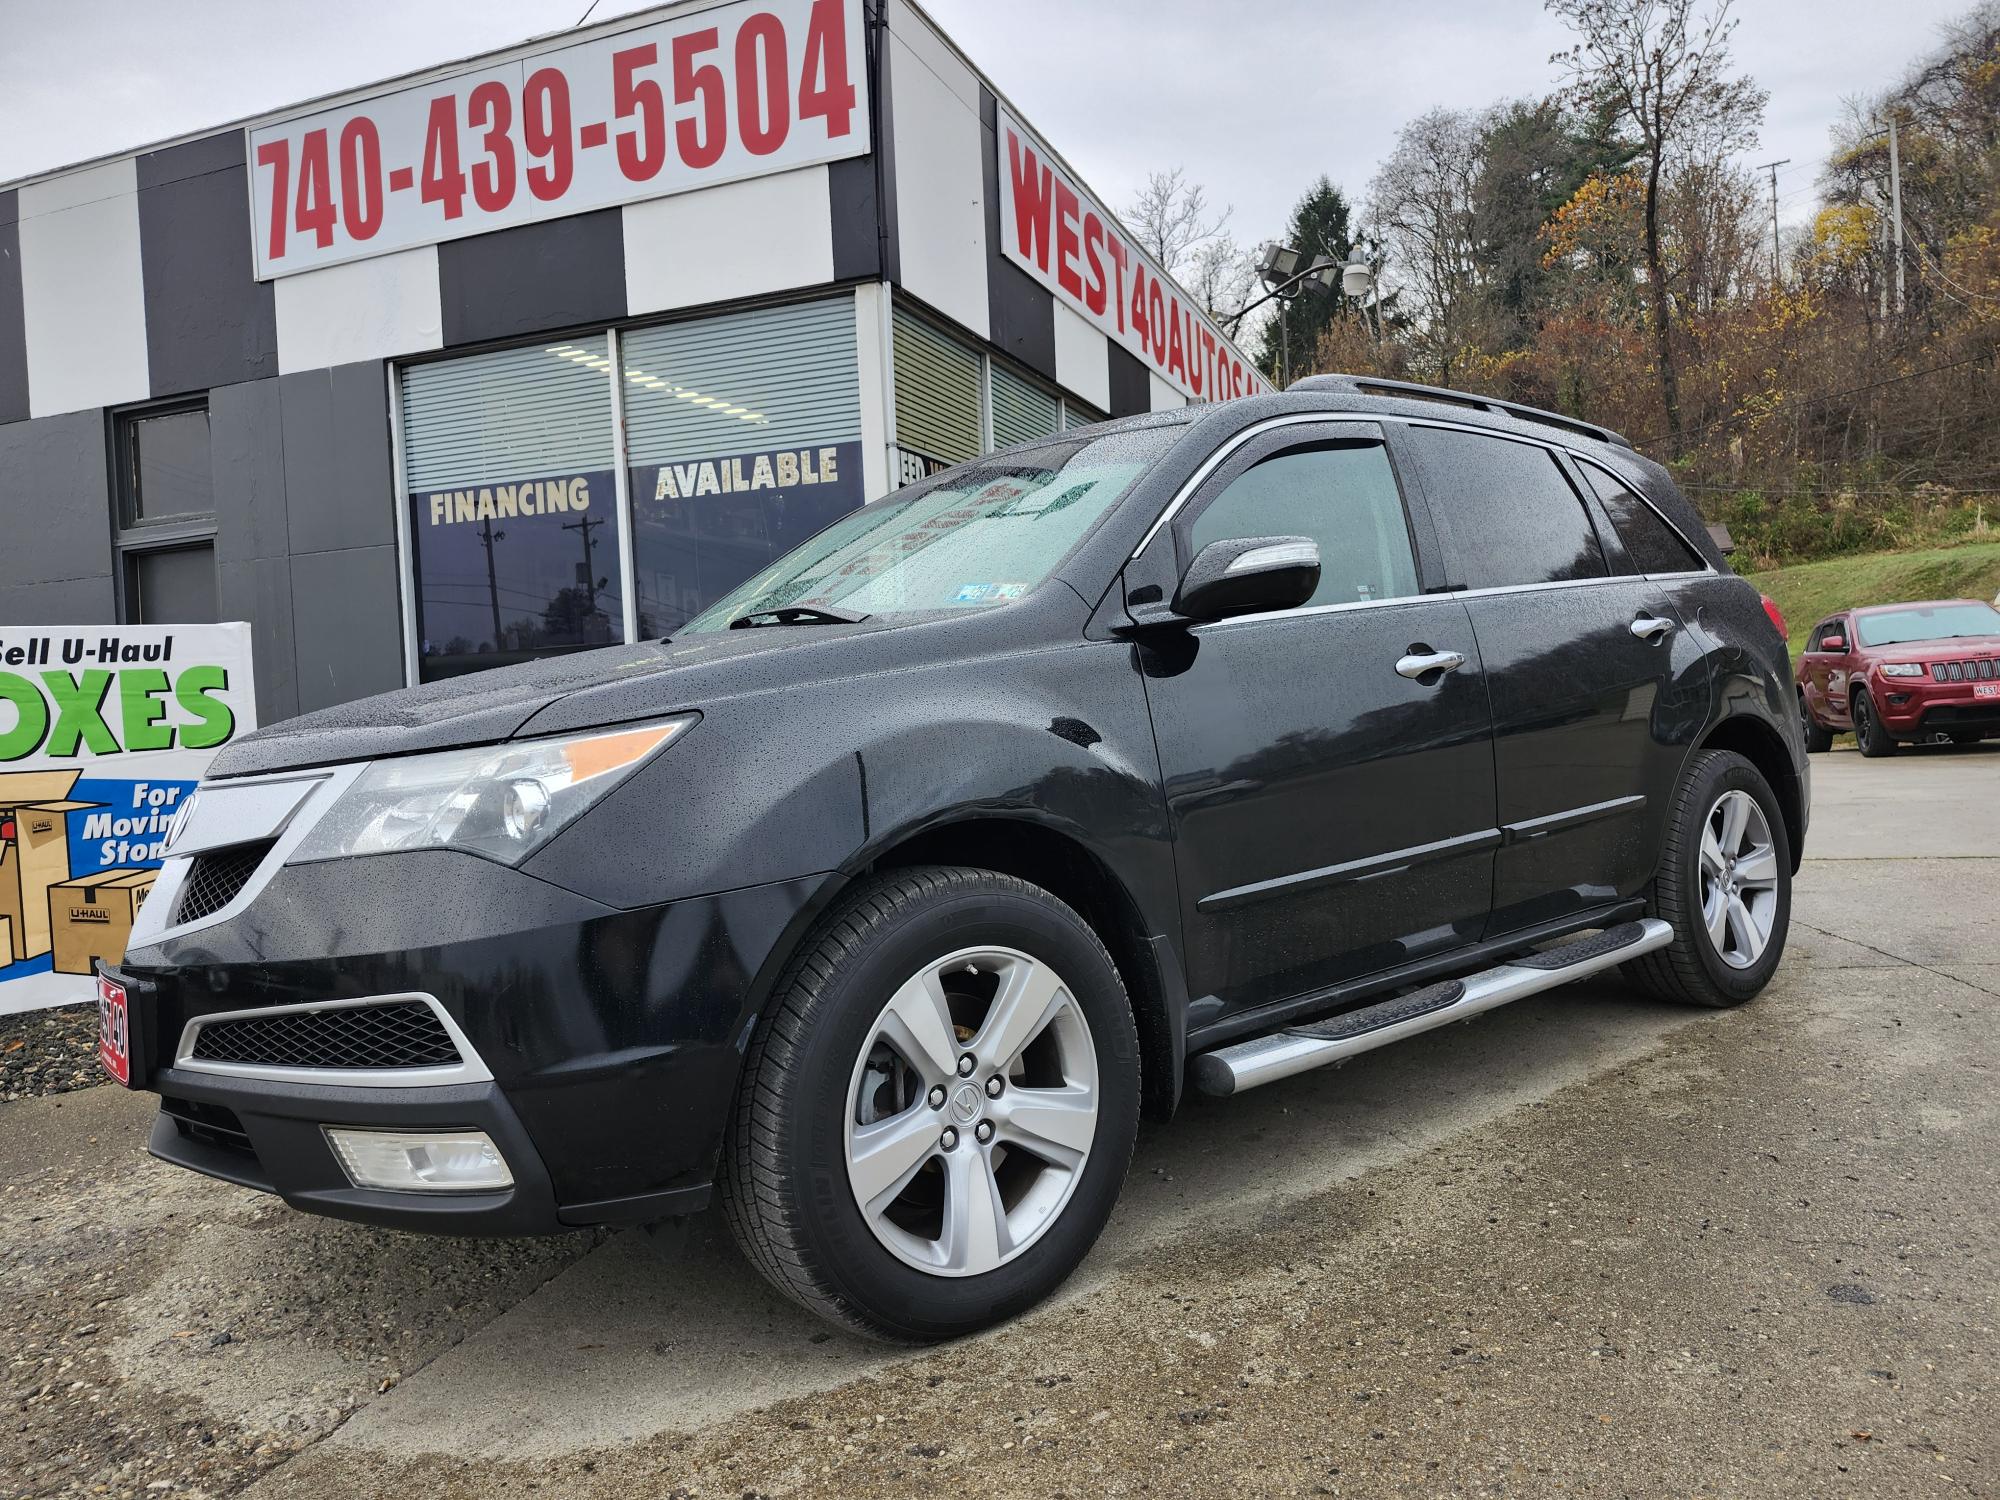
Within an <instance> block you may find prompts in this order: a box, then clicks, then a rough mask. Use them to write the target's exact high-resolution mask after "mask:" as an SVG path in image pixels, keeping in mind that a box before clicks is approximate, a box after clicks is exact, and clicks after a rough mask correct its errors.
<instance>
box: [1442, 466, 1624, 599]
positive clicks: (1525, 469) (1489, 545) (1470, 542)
mask: <svg viewBox="0 0 2000 1500" xmlns="http://www.w3.org/2000/svg"><path fill="white" fill-rule="evenodd" d="M1409 434H1410V445H1411V447H1412V448H1413V449H1414V450H1415V452H1416V454H1417V458H1418V462H1419V463H1420V464H1421V465H1422V467H1423V477H1424V493H1425V494H1426V495H1427V496H1429V497H1430V500H1431V504H1432V506H1433V508H1434V509H1435V510H1436V511H1437V512H1438V516H1439V520H1440V523H1441V524H1442V525H1443V527H1444V528H1445V530H1446V531H1447V532H1448V533H1449V535H1450V537H1451V540H1452V542H1453V544H1454V545H1453V551H1454V554H1455V557H1456V562H1457V570H1458V572H1459V574H1460V575H1462V581H1463V582H1464V583H1465V585H1466V587H1467V588H1475V589H1490V588H1504V587H1506V586H1508V585H1510V584H1523V583H1557V582H1561V581H1563V580H1565V579H1571V578H1602V577H1604V576H1605V567H1604V552H1603V549H1602V548H1601V547H1599V546H1598V543H1597V532H1596V530H1595V528H1593V527H1592V526H1591V524H1590V513H1589V512H1588V511H1586V510H1585V509H1584V508H1583V501H1582V500H1581V499H1580V498H1578V496H1577V493H1576V491H1575V490H1573V489H1571V488H1570V484H1569V481H1568V480H1567V479H1565V478H1564V477H1563V472H1562V470H1561V469H1560V468H1558V467H1557V465H1556V460H1555V456H1554V455H1553V454H1552V453H1550V452H1549V451H1548V450H1547V449H1546V448H1538V447H1536V446H1535V445H1533V444H1532V443H1512V442H1508V441H1506V440H1505V439H1504V438H1490V437H1484V436H1482V435H1481V434H1479V433H1476V432H1452V431H1448V430H1445V429H1441V428H1435V427H1412V428H1410V429H1409Z"/></svg>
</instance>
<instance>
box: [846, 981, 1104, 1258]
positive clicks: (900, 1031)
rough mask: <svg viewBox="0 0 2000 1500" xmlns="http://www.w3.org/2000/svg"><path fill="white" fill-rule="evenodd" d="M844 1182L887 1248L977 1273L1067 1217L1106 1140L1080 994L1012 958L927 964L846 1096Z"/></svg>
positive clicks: (885, 1021) (898, 995) (884, 1018)
mask: <svg viewBox="0 0 2000 1500" xmlns="http://www.w3.org/2000/svg"><path fill="white" fill-rule="evenodd" d="M847 1099H848V1109H847V1115H846V1121H845V1132H846V1140H845V1144H846V1161H847V1176H848V1185H849V1187H850V1188H851V1189H852V1191H853V1194H854V1201H855V1203H856V1204H857V1205H858V1206H859V1207H860V1209H861V1216H862V1218H863V1219H864V1220H865V1221H866V1222H867V1224H868V1228H869V1230H870V1231H871V1232H872V1233H873V1234H874V1236H875V1238H876V1239H877V1240H879V1241H880V1242H881V1243H882V1245H883V1246H884V1247H885V1248H886V1249H888V1250H889V1251H890V1252H891V1253H892V1254H894V1255H895V1256H896V1257H897V1258H898V1259H900V1260H902V1261H904V1262H905V1263H907V1264H909V1265H912V1266H915V1267H916V1268H917V1269H919V1270H922V1271H927V1272H929V1273H931V1274H932V1275H937V1276H977V1275H980V1274H982V1273H984V1272H987V1271H992V1270H995V1269H997V1268H998V1267H1000V1266H1003V1265H1005V1264H1007V1263H1008V1262H1009V1261H1011V1260H1013V1259H1014V1258H1015V1257H1016V1256H1019V1255H1020V1254H1022V1253H1023V1252H1024V1251H1026V1250H1027V1249H1028V1248H1029V1247H1030V1246H1031V1245H1033V1244H1034V1243H1035V1241H1036V1240H1038V1239H1039V1238H1041V1236H1042V1234H1043V1233H1044V1232H1046V1231H1047V1230H1048V1228H1049V1227H1050V1226H1051V1225H1052V1224H1054V1223H1055V1221H1056V1220H1057V1218H1058V1217H1060V1215H1061V1213H1062V1210H1063V1207H1064V1205H1065V1204H1067V1203H1068V1202H1069V1199H1070V1196H1071V1194H1072V1193H1073V1192H1074V1191H1075V1189H1076V1185H1077V1182H1078V1180H1079V1179H1080V1178H1081V1177H1082V1175H1083V1170H1084V1165H1085V1163H1086V1162H1087V1161H1088V1159H1089V1156H1090V1148H1091V1145H1092V1142H1093V1141H1094V1140H1095V1137H1096V1134H1097V1113H1098V1077H1097V1053H1096V1049H1095V1047H1094V1045H1093V1043H1092V1040H1091V1035H1090V1026H1089V1023H1088V1022H1087V1021H1085V1019H1084V1015H1083V1010H1082V1008H1081V1007H1080V1006H1079V1005H1078V1004H1077V1001H1076V997H1075V995H1074V994H1072V993H1071V991H1070V989H1069V987H1068V985H1066V984H1065V983H1064V981H1063V979H1062V976H1061V975H1059V974H1057V973H1056V972H1055V971H1054V970H1053V969H1052V968H1050V967H1049V965H1047V964H1046V963H1043V962H1041V961H1040V960H1038V959H1035V958H1033V957H1030V956H1029V955H1028V954H1026V953H1022V952H1019V951H1017V950H1015V949H1011V948H968V949H961V950H959V951H958V952H954V953H950V954H947V955H945V956H944V957H942V958H940V959H938V960H936V961H935V962H932V963H929V964H926V965H925V966H924V967H923V968H921V969H919V970H918V971H917V972H916V973H915V974H913V975H911V976H910V977H909V978H908V979H907V980H905V981H904V982H903V984H902V985H901V986H900V987H898V989H897V990H896V992H895V993H894V994H893V995H891V996H890V997H889V1002H888V1004H887V1005H885V1006H883V1007H882V1011H881V1014H880V1015H878V1016H877V1017H876V1018H875V1021H874V1024H873V1025H872V1026H871V1027H870V1028H869V1032H868V1036H867V1040H866V1041H865V1043H864V1044H863V1046H862V1049H861V1055H860V1057H859V1058H858V1059H857V1060H856V1062H855V1065H854V1073H853V1077H852V1080H851V1081H850V1083H849V1086H848V1094H847Z"/></svg>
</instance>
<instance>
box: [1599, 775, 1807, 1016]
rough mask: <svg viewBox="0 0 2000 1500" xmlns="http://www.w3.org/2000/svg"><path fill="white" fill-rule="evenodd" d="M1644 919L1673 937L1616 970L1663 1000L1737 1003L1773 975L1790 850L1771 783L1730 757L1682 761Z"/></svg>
mask: <svg viewBox="0 0 2000 1500" xmlns="http://www.w3.org/2000/svg"><path fill="white" fill-rule="evenodd" d="M1647 914H1648V915H1649V916H1654V917H1658V918H1660V919H1661V920H1662V921H1665V922H1667V923H1670V924H1671V925H1672V927H1673V929H1674V940H1673V942H1671V943H1669V944H1668V945H1667V946H1666V947H1664V948H1660V949H1656V950H1655V951H1653V952H1652V953H1648V954H1645V955H1643V956H1642V957H1639V958H1636V959H1633V960H1632V961H1631V962H1629V963H1627V964H1626V965H1625V966H1624V968H1625V972H1626V974H1627V975H1628V976H1629V977H1631V978H1632V979H1633V980H1634V981H1635V982H1636V983H1637V984H1639V986H1640V987H1641V988H1643V989H1645V990H1646V991H1648V992H1649V993H1651V994H1653V995H1657V996H1658V997H1659V998H1661V999H1663V1000H1673V1001H1677V1002H1680V1003H1681V1004H1685V1005H1705V1006H1711V1007H1718V1008H1719V1007H1723V1006H1730V1005H1741V1004H1742V1003H1743V1002H1744V1001H1745V1000H1748V999H1750V998H1751V997H1752V996H1754V995H1756V994H1757V992H1758V991H1760V990H1762V989H1763V988H1764V986H1765V985H1766V984H1768V983H1769V982H1770V979H1771V975H1772V974H1773V973H1775V972H1776V971H1777V967H1778V961H1779V959H1781V958H1782V957H1783V956H1784V952H1785V937H1786V934H1787V933H1788V932H1789V930H1790V927H1791V915H1792V854H1791V843H1790V840H1789V838H1788V836H1787V833H1786V830H1785V820H1784V817H1783V815H1782V814H1781V813H1780V811H1779V809H1778V799H1777V797H1776V796H1775V795H1774V794H1773V793H1772V791H1771V788H1770V785H1769V783H1767V782H1766V781H1765V780H1764V777H1763V774H1762V773H1761V772H1759V771H1758V769H1757V768H1756V767H1755V766H1754V765H1752V764H1751V763H1750V762H1749V761H1748V760H1746V759H1744V758H1743V757H1742V756H1740V755H1738V754H1736V753H1735V752H1734V751H1729V750H1705V751H1703V752H1702V753H1701V754H1699V755H1697V756H1695V758H1694V759H1693V761H1692V762H1690V763H1689V766H1688V770H1687V775H1686V776H1685V777H1684V778H1683V779H1682V781H1681V786H1680V791H1679V793H1678V794H1677V795H1676V797H1675V799H1674V806H1673V809H1672V811H1671V813H1670V815H1669V818H1668V824H1667V837H1666V845H1665V847H1664V848H1663V849H1662V851H1661V854H1660V867H1659V871H1658V873H1657V874H1656V875H1655V876H1654V878H1653V888H1652V894H1651V901H1650V910H1649V911H1648V913H1647Z"/></svg>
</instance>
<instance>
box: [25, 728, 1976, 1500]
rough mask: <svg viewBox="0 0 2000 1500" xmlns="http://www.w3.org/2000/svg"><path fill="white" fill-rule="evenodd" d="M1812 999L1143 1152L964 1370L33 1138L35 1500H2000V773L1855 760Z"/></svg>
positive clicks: (586, 1257)
mask: <svg viewBox="0 0 2000 1500" xmlns="http://www.w3.org/2000/svg"><path fill="white" fill-rule="evenodd" d="M1815 771H1816V777H1817V782H1816V802H1815V810H1814V826H1813V833H1812V838H1811V840H1810V843H1809V846H1808V847H1809V850H1810V858H1809V859H1808V861H1807V864H1806V868H1805V870H1804V872H1803V874H1802V876H1801V879H1800V881H1799V885H1798V890H1797V903H1796V908H1797V909H1796V918H1795V924H1794V927H1793V936H1792V948H1791V951H1790V954H1789V956H1788V958H1787V960H1786V963H1785V965H1784V967H1783V968H1782V969H1781V971H1780V974H1779V978H1778V980H1777V982H1776V983H1775V984H1774V985H1773V986H1772V988H1771V989H1770V990H1769V991H1768V992H1767V993H1766V994H1765V995H1764V996H1763V997H1761V998H1760V999H1759V1000H1758V1001H1756V1002H1754V1003H1753V1004H1752V1005H1750V1006H1748V1007H1746V1008H1744V1009H1742V1010H1738V1011H1734V1012H1728V1013H1722V1014H1708V1013H1689V1012H1685V1011H1679V1010H1672V1009H1668V1008H1666V1007H1662V1006H1658V1005H1655V1004H1653V1003H1651V1002H1648V1001H1644V1000H1640V999H1637V998H1635V997H1634V996H1633V995H1632V994H1631V993H1630V992H1628V991H1626V990H1624V989H1623V988H1622V987H1621V986H1620V985H1619V984H1618V983H1616V982H1615V981H1613V980H1595V981H1590V982H1586V983H1584V984H1581V985H1576V986H1572V987H1570V988H1568V989H1566V990H1562V991H1557V992H1555V993H1554V994H1552V995H1549V996H1545V997H1541V998H1540V999H1537V1000H1533V1001H1528V1002H1524V1003H1522V1004H1520V1005H1516V1006H1513V1007H1510V1008H1508V1009H1504V1010H1501V1011H1499V1012H1497V1013H1495V1014H1493V1015H1491V1016H1489V1017H1487V1018H1485V1019H1483V1020H1481V1021H1478V1022H1476V1023H1475V1024H1473V1025H1470V1026H1461V1027H1454V1028H1450V1029H1449V1030H1447V1031H1443V1032H1437V1033H1432V1034H1430V1035H1428V1036H1425V1037H1421V1038H1418V1039H1415V1040H1413V1041H1411V1042H1407V1043H1404V1044H1402V1045H1401V1046H1399V1047H1395V1048H1390V1049H1388V1050H1385V1051H1383V1052H1378V1053H1373V1054H1370V1055H1368V1056H1366V1057H1363V1058H1360V1059H1357V1060H1356V1061H1354V1062H1352V1063H1350V1064H1349V1065H1348V1066H1346V1067H1344V1068H1340V1069H1337V1070H1329V1071H1324V1072H1320V1073H1315V1074H1309V1075H1306V1076H1304V1077H1302V1078H1298V1079H1294V1080H1290V1081H1288V1082H1286V1083H1282V1084H1277V1085H1273V1086H1271V1087H1269V1088H1266V1089H1262V1090H1259V1091H1257V1092H1255V1093H1252V1094H1250V1095H1247V1096H1245V1097H1244V1098H1241V1099H1238V1100H1234V1101H1230V1102H1227V1103H1221V1104H1216V1103H1207V1102H1198V1103H1197V1104H1196V1105H1195V1106H1194V1107H1192V1108H1190V1109H1188V1110H1187V1111H1185V1112H1184V1113H1183V1114H1182V1116H1181V1117H1180V1118H1179V1119H1178V1120H1176V1121H1175V1122H1174V1123H1173V1124H1172V1125H1170V1126H1166V1127H1161V1128H1153V1129H1151V1130H1149V1131H1148V1133H1147V1134H1146V1135H1145V1136H1144V1138H1143V1139H1142V1140H1141V1143H1140V1147H1139V1152H1138V1156H1137V1158H1136V1160H1135V1162H1134V1164H1133V1169H1132V1176H1131V1180H1130V1182H1129V1184H1128V1186H1127V1190H1126V1198H1125V1201H1124V1203H1123V1204H1122V1205H1121V1207H1120V1210H1119V1212H1118V1214H1117V1216H1116V1217H1115V1218H1114V1219H1113V1221H1112V1224H1111V1226H1110V1228H1109V1230H1108V1231H1107V1232H1106V1234H1105V1237H1104V1239H1103V1240H1102V1242H1101V1243H1100V1244H1099V1246H1098V1248H1097V1250H1096V1251H1095V1253H1094V1254H1093V1255H1092V1257H1091V1258H1090V1260H1089V1261H1088V1262H1086V1264H1085V1266H1084V1268H1083V1270H1082V1272H1081V1273H1080V1274H1079V1275H1078V1277H1077V1278H1076V1279H1075V1280H1074V1281H1073V1282H1072V1283H1071V1285H1070V1286H1069V1287H1068V1288H1067V1289H1065V1291H1064V1292H1063V1293H1061V1294H1060V1295H1059V1296H1058V1297H1057V1298H1056V1299H1055V1300H1054V1301H1052V1302H1051V1303H1049V1304H1047V1305H1045V1306H1044V1307H1042V1308H1040V1309H1038V1310H1037V1311H1036V1312H1034V1313H1033V1314H1032V1315H1030V1316H1029V1317H1027V1318H1025V1319H1023V1320H1021V1321H1020V1322H1019V1323H1017V1324H1015V1325H1013V1326H1011V1327H1008V1328H1004V1329H1001V1330H998V1331H996V1332H993V1333H990V1334H987V1335H984V1336H981V1337H978V1338H974V1339H970V1340H966V1341H964V1342H961V1343H959V1344H956V1345H952V1346H948V1347H945V1348H941V1349H936V1350H932V1351H927V1352H915V1353H913V1352H911V1351H907V1350H900V1351H899V1350H884V1349H881V1348H878V1347H875V1346H871V1345H865V1344H861V1343H859V1342H856V1341H853V1340H851V1339H849V1338H847V1337H846V1336H844V1335H841V1334H838V1333H833V1332H831V1331H829V1330H827V1329H825V1328H824V1327H823V1326H822V1325H820V1324H819V1323H817V1322H816V1321H814V1320H813V1319H811V1318H810V1317H808V1316H807V1315H806V1314H804V1313H802V1312H799V1311H797V1310H796V1309H794V1308H792V1307H791V1306H790V1304H788V1303H785V1302H783V1301H781V1300H779V1299H778V1298H777V1297H776V1296H775V1295H774V1294H770V1293H767V1292H766V1291H765V1289H764V1287H763V1284H762V1282H761V1281H759V1280H758V1279H757V1278H756V1277H755V1275H754V1274H753V1273H752V1272H750V1271H749V1270H748V1269H747V1267H745V1266H743V1265H742V1264H741V1263H740V1262H739V1261H738V1260H737V1258H736V1256H735V1253H734V1251H733V1249H731V1247H730V1246H729V1244H728V1240H727V1236H726V1233H725V1232H724V1231H723V1229H722V1226H721V1224H720V1223H719V1221H716V1220H714V1219H709V1220H705V1221H702V1222H699V1223H698V1224H697V1226H696V1228H695V1231H694V1234H693V1236H692V1239H691V1242H690V1243H689V1245H688V1246H687V1248H686V1249H685V1250H684V1251H682V1252H681V1253H680V1254H678V1255H677V1256H672V1257H668V1256H664V1255H662V1254H661V1253H660V1251H659V1249H658V1247H657V1246H655V1245H654V1244H653V1243H652V1242H651V1240H650V1239H649V1238H648V1237H647V1236H646V1235H645V1234H643V1233H642V1232H632V1233H626V1234H620V1235H616V1236H609V1237H601V1236H588V1235H577V1236H573V1237H570V1238H566V1239H561V1240H550V1241H536V1242H510V1243H489V1242H471V1241H443V1240H427V1239H420V1238H414V1237H407V1236H401V1235H396V1234H391V1233H386V1232H381V1231H373V1230H368V1229H362V1228H358V1227H353V1226H347V1225H341V1224H335V1223H331V1222H327V1221H321V1220H315V1219H311V1218H307V1217H304V1216H301V1215H295V1214H293V1213H291V1212H290V1211H289V1210H287V1209H285V1208H284V1207H283V1206H282V1205H280V1204H277V1203H275V1202H273V1201H271V1200H268V1199H265V1198H262V1197H259V1196H258V1195H255V1194H252V1193H248V1192H244V1191H240V1190H237V1189H233V1188H230V1187H227V1186H224V1185H222V1184H218V1183H213V1182H209V1181H207V1180H205V1179H201V1178H198V1177H194V1176H192V1175H190V1174H187V1173H183V1172H178V1171H175V1170H173V1169H170V1168H167V1167H164V1166H161V1165H159V1164H157V1163H154V1162H152V1161H151V1160H150V1159H148V1158H147V1157H145V1156H144V1154H143V1151H142V1144H143V1140H144V1134H145V1129H146V1125H147V1122H148V1117H149V1110H148V1107H147V1102H146V1100H145V1099H144V1098H143V1097H133V1096H129V1095H126V1094H125V1093H123V1092H122V1091H120V1090H117V1089H113V1088H109V1087H100V1088H94V1089H88V1090H85V1091H83V1092H81V1093H73V1094H67V1095H62V1096H58V1097H54V1098H48V1099H25V1100H21V1101H18V1102H14V1103H8V1104H0V1359H4V1361H5V1373H4V1378H0V1403H4V1404H0V1496H11V1495H15V1494H22V1495H43V1494H68V1493H78V1494H92V1493H111V1494H125V1493H133V1494H141V1495H144V1494H160V1493H187V1492H207V1493H211V1494H229V1493H235V1492H239V1491H244V1492H247V1493H248V1494H250V1495H253V1496H257V1497H260V1500H280V1497H282V1500H307V1497H339V1500H351V1497H353V1496H357V1495H374V1494H412V1495H416V1494H422V1495H451V1496H459V1495H465V1496H470V1495H486V1494H507V1495H527V1494H530V1493H557V1494H562V1495H566V1496H567V1495H579V1496H589V1495H605V1496H629V1495H639V1494H645V1495H674V1494H682V1493H685V1494H698V1495H726V1496H745V1495H751V1494H755V1495H766V1496H777V1495H791V1494H843V1495H894V1496H900V1495H918V1494H930V1493H935V1492H939V1491H943V1490H949V1491H951V1492H956V1493H962V1494H979V1495H982V1496H985V1495H996V1496H1006V1495H1062V1494H1067V1495H1075V1496H1082V1495H1097V1494H1112V1495H1143V1494H1150V1495H1169V1494H1216V1493H1228V1492H1239V1493H1255V1494H1264V1493H1269V1494H1299V1495H1312V1494H1330V1495H1348V1496H1372V1495H1422V1496H1428V1495H1445V1494H1451V1495H1460V1494H1462V1495H1508V1496H1542V1495H1551V1494H1592V1495H1606V1496H1626V1495H1629V1496H1655V1495H1658V1496H1695V1495H1705V1496H1751V1495H1754V1496H1761V1495H1801V1496H1834V1495H1849V1494H1854V1495H1945V1494H1957V1495H1986V1494H2000V1405H1996V1396H1997V1395H2000V1390H1996V1388H2000V1361H1996V1353H1995V1350H1996V1333H1995V1325H1996V1321H2000V1319H1997V1318H1996V1302H2000V1109H1997V1108H1996V1104H1997V1103H2000V1090H1996V1077H1995V1067H1996V1063H2000V1037H1996V1028H1995V1026H1994V1019H1995V1016H1996V1013H1997V1012H1996V1007H2000V744H1988V745H1985V746H1982V747H1978V748H1977V749H1970V750H1959V751H1949V752H1938V751H1926V752H1921V753H1909V752H1906V753H1905V754H1903V755H1902V756H1899V757H1898V758H1896V759H1895V760H1892V761H1888V762H1878V763H1876V764H1874V765H1869V764H1866V763H1865V762H1863V761H1862V760H1861V759H1860V757H1859V756H1858V755H1856V754H1855V753H1854V752H1853V751H1852V750H1850V749H1845V748H1843V749H1842V750H1840V751H1836V752H1835V753H1834V754H1832V755H1829V756H1822V757H1818V758H1817V759H1816V764H1815Z"/></svg>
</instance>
